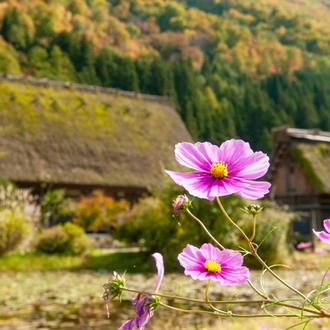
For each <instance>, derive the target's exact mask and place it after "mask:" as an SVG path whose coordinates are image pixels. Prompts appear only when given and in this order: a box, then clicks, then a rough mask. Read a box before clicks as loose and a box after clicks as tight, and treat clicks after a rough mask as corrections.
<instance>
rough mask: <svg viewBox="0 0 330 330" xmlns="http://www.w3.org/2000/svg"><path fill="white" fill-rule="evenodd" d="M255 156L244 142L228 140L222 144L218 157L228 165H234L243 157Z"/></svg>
mask: <svg viewBox="0 0 330 330" xmlns="http://www.w3.org/2000/svg"><path fill="white" fill-rule="evenodd" d="M252 154H253V151H252V149H251V148H250V145H249V144H248V143H247V142H244V141H243V140H234V139H231V140H228V141H225V142H224V143H222V144H221V146H220V148H219V154H218V157H219V159H220V160H221V161H223V162H224V163H226V164H232V163H235V161H237V159H240V158H242V157H247V156H250V155H252Z"/></svg>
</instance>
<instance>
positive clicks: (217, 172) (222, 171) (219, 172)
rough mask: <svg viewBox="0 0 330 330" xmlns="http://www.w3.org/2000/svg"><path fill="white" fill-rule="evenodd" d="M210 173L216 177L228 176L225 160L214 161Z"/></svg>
mask: <svg viewBox="0 0 330 330" xmlns="http://www.w3.org/2000/svg"><path fill="white" fill-rule="evenodd" d="M210 174H211V175H212V176H213V177H214V178H215V179H223V178H225V177H226V176H228V170H227V165H226V164H225V163H224V162H217V163H214V164H213V165H212V167H211V170H210Z"/></svg>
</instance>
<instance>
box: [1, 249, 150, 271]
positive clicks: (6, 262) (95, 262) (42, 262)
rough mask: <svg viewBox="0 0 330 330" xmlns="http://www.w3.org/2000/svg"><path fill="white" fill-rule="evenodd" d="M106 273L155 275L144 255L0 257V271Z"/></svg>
mask: <svg viewBox="0 0 330 330" xmlns="http://www.w3.org/2000/svg"><path fill="white" fill-rule="evenodd" d="M83 269H86V270H107V271H109V272H113V271H114V270H116V271H118V272H123V271H125V270H126V271H127V272H130V273H149V272H155V265H154V263H153V259H152V258H150V255H149V253H145V252H118V253H110V252H104V251H102V250H94V251H93V252H92V253H90V254H89V255H87V256H82V257H79V256H69V255H61V254H53V255H51V254H43V253H36V252H31V253H26V254H10V255H6V256H2V257H0V270H6V271H23V272H25V271H31V270H72V271H75V270H83Z"/></svg>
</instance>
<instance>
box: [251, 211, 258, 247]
mask: <svg viewBox="0 0 330 330" xmlns="http://www.w3.org/2000/svg"><path fill="white" fill-rule="evenodd" d="M256 219H257V216H256V214H253V223H252V236H251V237H250V242H252V241H253V239H254V237H255V236H256Z"/></svg>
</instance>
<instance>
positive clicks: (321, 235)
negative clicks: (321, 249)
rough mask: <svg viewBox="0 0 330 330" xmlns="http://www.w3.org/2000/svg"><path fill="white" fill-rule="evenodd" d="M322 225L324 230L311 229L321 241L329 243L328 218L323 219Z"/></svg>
mask: <svg viewBox="0 0 330 330" xmlns="http://www.w3.org/2000/svg"><path fill="white" fill-rule="evenodd" d="M323 226H324V228H325V230H326V231H316V230H314V229H313V232H314V234H315V235H316V236H317V237H318V238H319V239H320V240H321V241H323V242H325V243H328V244H330V219H325V220H324V221H323Z"/></svg>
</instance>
